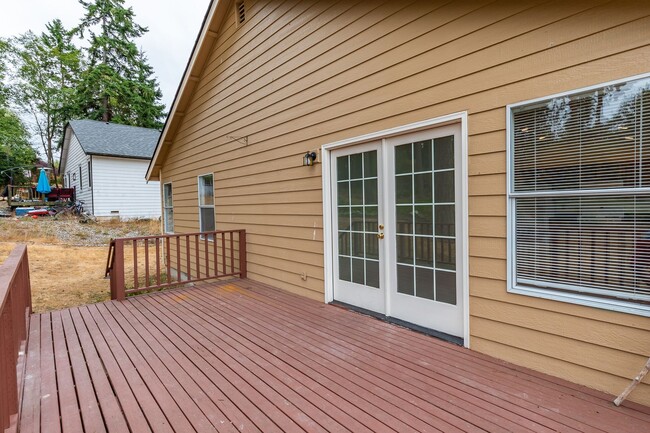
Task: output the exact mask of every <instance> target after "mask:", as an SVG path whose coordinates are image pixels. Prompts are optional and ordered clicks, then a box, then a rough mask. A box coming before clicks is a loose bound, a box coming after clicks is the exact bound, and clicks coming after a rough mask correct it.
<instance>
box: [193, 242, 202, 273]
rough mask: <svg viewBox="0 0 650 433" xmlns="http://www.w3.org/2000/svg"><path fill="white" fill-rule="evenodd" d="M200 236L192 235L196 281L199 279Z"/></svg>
mask: <svg viewBox="0 0 650 433" xmlns="http://www.w3.org/2000/svg"><path fill="white" fill-rule="evenodd" d="M200 239H201V235H194V249H195V253H196V260H195V262H196V279H197V280H198V279H199V278H201V257H200V256H199V240H200Z"/></svg>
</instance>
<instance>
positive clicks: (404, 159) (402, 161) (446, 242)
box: [395, 136, 456, 304]
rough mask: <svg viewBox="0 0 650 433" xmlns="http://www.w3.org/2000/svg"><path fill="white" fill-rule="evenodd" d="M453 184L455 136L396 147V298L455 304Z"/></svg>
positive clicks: (454, 208) (454, 186) (454, 209)
mask: <svg viewBox="0 0 650 433" xmlns="http://www.w3.org/2000/svg"><path fill="white" fill-rule="evenodd" d="M454 179H455V170H454V137H453V136H448V137H441V138H436V139H435V140H427V141H421V142H415V143H407V144H403V145H400V146H396V147H395V221H396V228H395V230H396V234H397V235H396V242H395V245H396V259H397V264H396V271H397V291H398V292H399V293H403V294H406V295H412V296H417V297H419V298H424V299H431V300H435V301H438V302H445V303H449V304H456V277H455V272H453V271H455V269H456V239H455V233H456V230H455V221H456V215H455V211H456V207H455V205H454V203H455V196H456V194H455V188H456V185H455V180H454ZM450 271H451V272H450Z"/></svg>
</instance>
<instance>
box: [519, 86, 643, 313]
mask: <svg viewBox="0 0 650 433" xmlns="http://www.w3.org/2000/svg"><path fill="white" fill-rule="evenodd" d="M511 116H512V117H511V123H510V125H511V131H509V133H510V134H511V136H510V137H511V148H510V152H511V167H510V173H509V179H510V180H509V181H510V188H509V200H510V212H511V218H512V224H511V230H512V231H511V233H510V236H513V238H512V239H511V252H512V255H511V264H510V266H511V268H510V272H511V275H512V282H511V284H513V285H514V286H515V287H517V288H532V289H542V290H547V291H555V292H558V293H573V294H579V295H584V296H588V297H592V298H593V297H597V298H600V299H610V300H625V301H626V302H631V303H635V304H642V305H647V306H648V308H649V309H650V79H649V78H643V79H636V80H631V81H627V82H622V83H618V84H614V85H607V86H603V87H600V88H596V89H593V88H592V89H590V90H588V91H584V92H576V93H574V94H569V95H566V96H561V97H557V98H552V99H548V100H545V101H541V102H536V103H534V104H526V105H520V106H517V107H515V108H513V109H512V111H511Z"/></svg>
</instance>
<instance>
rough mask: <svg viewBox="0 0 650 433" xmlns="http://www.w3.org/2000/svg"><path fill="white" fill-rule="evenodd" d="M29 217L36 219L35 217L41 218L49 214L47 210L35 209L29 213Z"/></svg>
mask: <svg viewBox="0 0 650 433" xmlns="http://www.w3.org/2000/svg"><path fill="white" fill-rule="evenodd" d="M27 215H29V216H31V217H32V218H34V217H38V216H39V215H41V216H44V215H49V212H48V211H47V209H34V210H30V211H29V212H27Z"/></svg>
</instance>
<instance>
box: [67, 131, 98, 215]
mask: <svg viewBox="0 0 650 433" xmlns="http://www.w3.org/2000/svg"><path fill="white" fill-rule="evenodd" d="M89 159H90V156H88V155H86V154H85V153H84V151H83V149H82V148H81V144H79V140H78V139H77V136H76V135H75V134H74V133H73V134H72V137H71V138H70V147H69V149H68V158H67V160H66V163H65V175H66V177H68V179H69V182H70V184H69V186H70V188H75V194H76V199H77V200H81V201H83V202H84V205H83V206H84V209H85V210H86V211H87V212H89V213H92V212H93V209H92V203H93V198H92V188H91V187H90V182H89V179H88V160H89ZM80 167H81V176H82V178H83V179H80V178H79V176H80V173H79V168H80ZM82 184H83V188H82Z"/></svg>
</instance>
